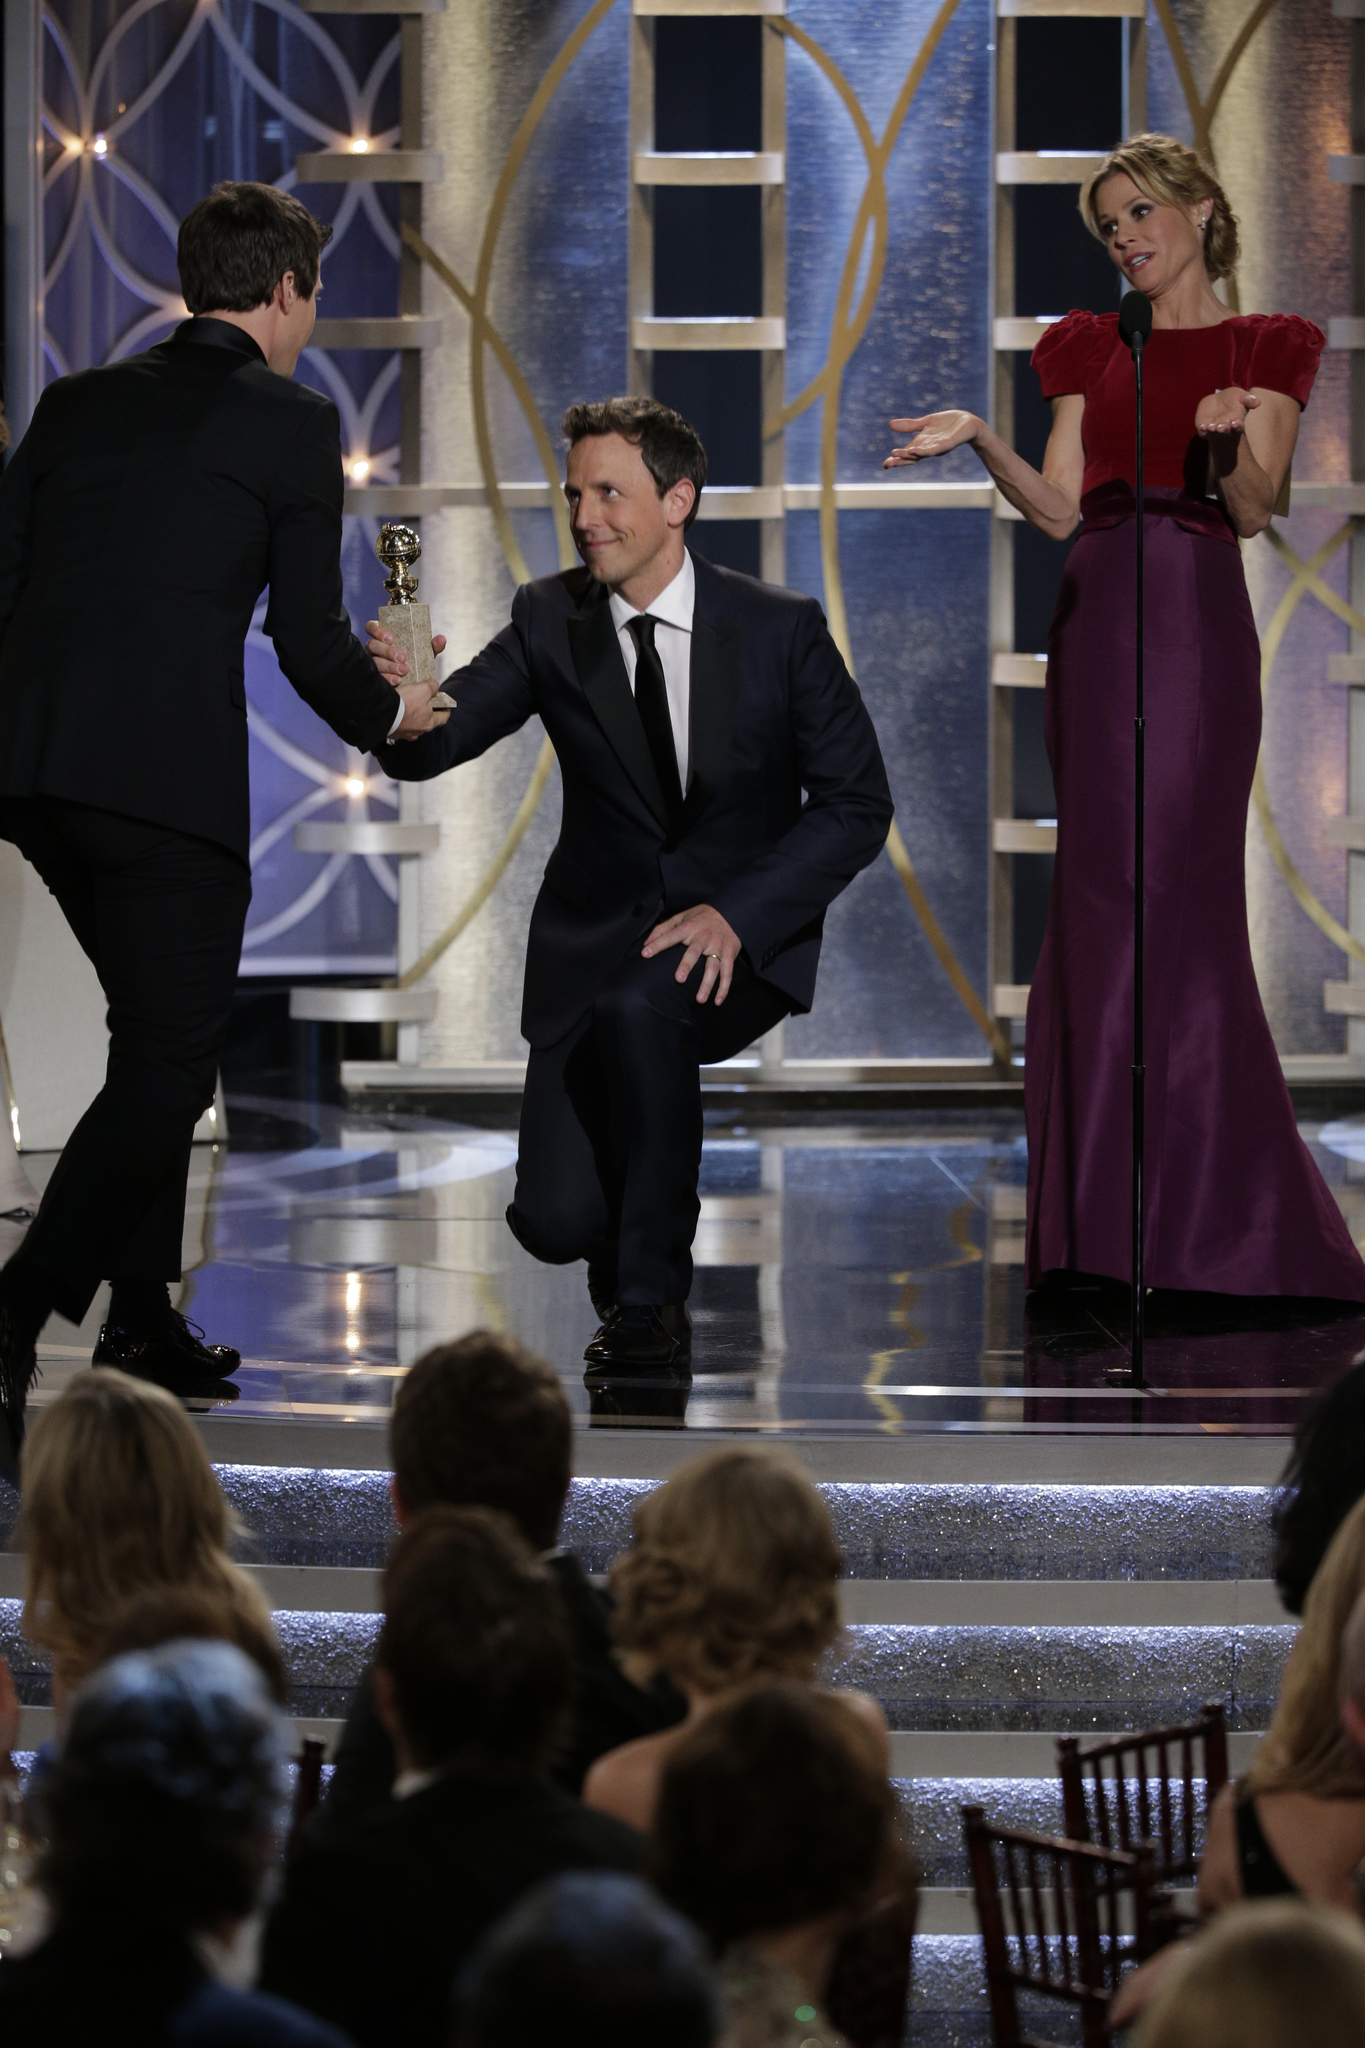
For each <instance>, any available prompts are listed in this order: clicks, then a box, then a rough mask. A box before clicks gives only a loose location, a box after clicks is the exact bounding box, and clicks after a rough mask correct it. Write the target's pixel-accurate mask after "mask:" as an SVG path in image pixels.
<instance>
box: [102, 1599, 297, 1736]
mask: <svg viewBox="0 0 1365 2048" xmlns="http://www.w3.org/2000/svg"><path fill="white" fill-rule="evenodd" d="M163 1643H235V1644H236V1646H237V1648H238V1649H239V1650H240V1651H242V1653H243V1655H244V1656H247V1657H249V1658H250V1659H251V1661H252V1663H253V1664H254V1665H255V1666H256V1669H257V1670H258V1671H259V1672H260V1674H261V1676H262V1678H263V1679H264V1680H265V1682H266V1687H267V1690H268V1691H269V1693H270V1697H271V1698H272V1699H273V1700H274V1701H275V1703H276V1705H277V1706H281V1707H282V1706H285V1705H286V1704H287V1702H288V1699H289V1674H288V1672H287V1671H286V1669H285V1664H284V1657H283V1654H282V1653H281V1650H280V1645H279V1638H278V1637H277V1636H276V1634H275V1631H274V1629H273V1628H272V1627H271V1626H270V1623H269V1622H268V1621H267V1622H265V1623H262V1622H261V1621H260V1620H259V1619H258V1618H257V1616H256V1615H255V1614H252V1613H250V1612H248V1611H247V1610H246V1609H245V1608H243V1607H242V1605H241V1604H240V1602H239V1601H238V1600H236V1599H235V1598H232V1597H230V1596H229V1595H228V1594H227V1593H225V1592H224V1591H223V1589H222V1588H221V1587H217V1586H153V1587H152V1588H151V1589H150V1590H149V1591H148V1592H145V1593H135V1594H134V1595H133V1597H132V1599H131V1600H126V1601H125V1602H124V1603H123V1605H122V1606H121V1607H119V1608H117V1609H116V1610H115V1611H114V1613H113V1615H112V1616H111V1617H110V1621H109V1626H108V1628H107V1629H106V1630H105V1632H104V1636H103V1639H102V1640H101V1642H100V1643H99V1646H98V1649H97V1652H96V1662H97V1663H98V1664H104V1663H106V1662H107V1661H108V1660H109V1658H111V1657H125V1656H127V1655H128V1654H129V1652H130V1651H133V1650H156V1649H159V1648H160V1647H161V1645H162V1644H163Z"/></svg>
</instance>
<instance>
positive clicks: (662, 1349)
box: [583, 1301, 692, 1382]
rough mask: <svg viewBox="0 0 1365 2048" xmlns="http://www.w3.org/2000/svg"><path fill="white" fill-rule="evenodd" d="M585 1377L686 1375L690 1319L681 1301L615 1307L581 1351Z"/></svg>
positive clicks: (688, 1372) (689, 1360)
mask: <svg viewBox="0 0 1365 2048" xmlns="http://www.w3.org/2000/svg"><path fill="white" fill-rule="evenodd" d="M583 1357H584V1360H585V1361H586V1363H587V1366H588V1372H587V1374H585V1378H587V1379H588V1380H589V1382H591V1380H592V1378H593V1376H594V1375H597V1376H601V1377H604V1378H612V1379H619V1378H620V1377H621V1376H622V1375H623V1374H624V1375H626V1376H628V1377H635V1376H637V1375H642V1376H647V1377H649V1378H651V1379H654V1378H658V1377H671V1378H675V1379H681V1378H683V1377H684V1376H687V1377H690V1376H691V1371H692V1318H691V1316H689V1315H688V1313H687V1306H686V1304H685V1303H684V1302H681V1301H677V1302H667V1303H665V1304H664V1306H663V1307H662V1308H655V1307H652V1306H650V1307H643V1308H641V1307H633V1306H632V1307H626V1308H615V1309H613V1310H612V1312H611V1314H610V1315H609V1316H608V1317H607V1319H606V1321H605V1322H604V1323H603V1325H602V1327H601V1329H600V1330H599V1331H598V1332H597V1335H596V1336H595V1337H594V1338H593V1340H592V1342H591V1344H589V1346H588V1348H587V1350H586V1351H585V1352H584V1353H583Z"/></svg>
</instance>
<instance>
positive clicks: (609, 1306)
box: [588, 1259, 616, 1323]
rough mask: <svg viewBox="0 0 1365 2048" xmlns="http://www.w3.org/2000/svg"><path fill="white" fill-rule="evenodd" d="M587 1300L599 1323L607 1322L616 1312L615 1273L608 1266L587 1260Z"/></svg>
mask: <svg viewBox="0 0 1365 2048" xmlns="http://www.w3.org/2000/svg"><path fill="white" fill-rule="evenodd" d="M588 1300H589V1301H590V1302H591V1303H592V1307H593V1314H594V1315H595V1316H596V1317H597V1320H598V1322H599V1323H609V1322H610V1321H611V1319H612V1317H613V1316H614V1315H615V1314H616V1275H615V1273H614V1272H613V1271H612V1270H611V1268H610V1267H609V1266H598V1265H594V1263H593V1261H592V1260H591V1259H589V1260H588Z"/></svg>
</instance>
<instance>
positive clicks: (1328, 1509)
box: [1272, 1352, 1365, 1614]
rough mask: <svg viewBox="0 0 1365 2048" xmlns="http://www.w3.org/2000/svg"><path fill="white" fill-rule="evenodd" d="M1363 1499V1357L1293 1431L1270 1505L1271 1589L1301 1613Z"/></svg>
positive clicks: (1364, 1470) (1328, 1389)
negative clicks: (1341, 1531) (1348, 1519)
mask: <svg viewBox="0 0 1365 2048" xmlns="http://www.w3.org/2000/svg"><path fill="white" fill-rule="evenodd" d="M1362 1494H1365V1352H1362V1353H1361V1355H1360V1356H1359V1358H1357V1359H1356V1360H1355V1362H1354V1363H1353V1364H1352V1366H1351V1368H1350V1370H1349V1371H1348V1372H1344V1373H1343V1374H1342V1376H1341V1378H1340V1379H1339V1380H1336V1381H1334V1382H1333V1384H1332V1385H1331V1386H1330V1387H1328V1388H1327V1389H1326V1391H1325V1392H1324V1393H1323V1394H1322V1395H1321V1397H1320V1398H1319V1399H1318V1400H1317V1401H1315V1402H1314V1403H1313V1405H1312V1407H1311V1408H1309V1409H1308V1411H1307V1413H1306V1414H1305V1415H1304V1417H1303V1419H1302V1421H1301V1422H1300V1423H1299V1426H1298V1428H1297V1430H1296V1431H1295V1432H1294V1449H1293V1451H1292V1453H1291V1454H1290V1458H1289V1463H1288V1464H1287V1465H1286V1466H1285V1469H1284V1476H1283V1478H1282V1479H1281V1481H1280V1490H1279V1494H1278V1496H1277V1498H1276V1502H1275V1511H1274V1516H1273V1524H1272V1526H1273V1528H1274V1533H1275V1584H1276V1585H1277V1586H1278V1587H1279V1589H1280V1598H1281V1599H1282V1600H1283V1602H1284V1604H1285V1606H1286V1607H1287V1608H1288V1610H1289V1612H1290V1613H1291V1614H1302V1613H1303V1603H1304V1601H1305V1599H1306V1598H1307V1597H1308V1588H1309V1586H1310V1585H1311V1584H1312V1582H1313V1575H1314V1573H1315V1572H1316V1571H1317V1568H1318V1566H1319V1565H1320V1564H1321V1563H1322V1560H1323V1557H1324V1555H1325V1553H1326V1550H1327V1546H1328V1544H1329V1543H1330V1542H1331V1540H1332V1538H1333V1537H1334V1536H1335V1535H1336V1532H1337V1530H1338V1529H1339V1528H1340V1526H1341V1523H1342V1520H1343V1518H1344V1517H1345V1516H1346V1515H1347V1514H1348V1513H1349V1512H1350V1510H1351V1509H1352V1508H1353V1507H1354V1506H1355V1504H1356V1502H1357V1501H1358V1500H1359V1499H1360V1498H1361V1496H1362Z"/></svg>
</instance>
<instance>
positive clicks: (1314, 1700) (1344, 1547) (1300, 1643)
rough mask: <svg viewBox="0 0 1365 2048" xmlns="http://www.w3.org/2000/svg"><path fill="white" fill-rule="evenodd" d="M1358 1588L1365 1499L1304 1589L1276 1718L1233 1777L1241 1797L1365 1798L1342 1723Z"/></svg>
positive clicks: (1363, 1768)
mask: <svg viewBox="0 0 1365 2048" xmlns="http://www.w3.org/2000/svg"><path fill="white" fill-rule="evenodd" d="M1362 1593H1365V1499H1362V1500H1358V1501H1357V1502H1356V1504H1355V1506H1354V1507H1353V1508H1352V1509H1351V1512H1350V1513H1349V1514H1348V1515H1347V1516H1346V1518H1345V1520H1344V1521H1343V1522H1342V1524H1341V1527H1340V1528H1339V1529H1338V1530H1337V1533H1336V1535H1335V1536H1334V1537H1333V1538H1332V1541H1331V1543H1330V1544H1329V1545H1328V1547H1327V1554H1326V1556H1325V1557H1324V1558H1323V1560H1322V1563H1321V1564H1320V1565H1319V1566H1318V1568H1317V1571H1316V1572H1315V1574H1314V1576H1313V1583H1312V1585H1311V1586H1310V1587H1309V1588H1308V1596H1307V1598H1306V1599H1305V1601H1304V1603H1303V1627H1302V1628H1301V1629H1300V1630H1299V1633H1298V1635H1297V1636H1296V1638H1295V1640H1294V1646H1293V1648H1292V1649H1291V1651H1290V1653H1289V1661H1288V1663H1287V1664H1286V1665H1285V1668H1284V1677H1283V1678H1282V1679H1281V1681H1280V1697H1279V1699H1278V1701H1277V1702H1276V1706H1275V1714H1274V1718H1273V1719H1272V1721H1271V1723H1270V1726H1269V1728H1268V1729H1267V1730H1266V1733H1265V1736H1264V1737H1263V1739H1262V1740H1261V1742H1260V1743H1259V1744H1258V1745H1257V1749H1256V1754H1255V1755H1254V1756H1253V1758H1252V1759H1251V1763H1250V1764H1249V1766H1248V1768H1247V1769H1246V1771H1245V1772H1244V1773H1243V1775H1242V1778H1241V1780H1240V1781H1239V1791H1240V1794H1241V1796H1242V1797H1243V1798H1248V1799H1250V1798H1257V1797H1259V1795H1260V1794H1261V1793H1262V1792H1307V1793H1309V1794H1310V1795H1311V1796H1312V1797H1313V1798H1316V1799H1365V1764H1362V1763H1361V1761H1360V1759H1359V1757H1358V1756H1357V1754H1356V1751H1355V1749H1354V1747H1353V1745H1352V1743H1351V1741H1350V1739H1349V1738H1348V1736H1347V1734H1346V1730H1345V1729H1344V1728H1343V1727H1342V1725H1341V1696H1342V1690H1343V1687H1342V1666H1341V1650H1342V1637H1343V1636H1344V1635H1345V1633H1346V1624H1347V1622H1348V1621H1349V1620H1350V1618H1351V1610H1352V1609H1353V1608H1354V1606H1355V1604H1356V1601H1357V1600H1358V1599H1359V1598H1360V1596H1361V1594H1362Z"/></svg>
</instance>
